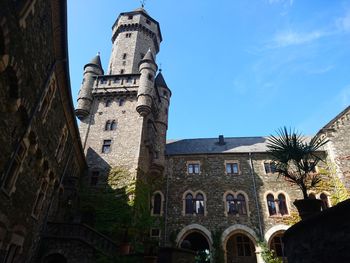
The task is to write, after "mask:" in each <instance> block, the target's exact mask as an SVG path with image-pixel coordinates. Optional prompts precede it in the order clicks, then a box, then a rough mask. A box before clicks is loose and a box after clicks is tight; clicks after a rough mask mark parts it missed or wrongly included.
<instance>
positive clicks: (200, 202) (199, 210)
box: [195, 194, 204, 215]
mask: <svg viewBox="0 0 350 263" xmlns="http://www.w3.org/2000/svg"><path fill="white" fill-rule="evenodd" d="M195 209H196V214H197V215H204V197H203V195H202V194H197V195H196V202H195Z"/></svg>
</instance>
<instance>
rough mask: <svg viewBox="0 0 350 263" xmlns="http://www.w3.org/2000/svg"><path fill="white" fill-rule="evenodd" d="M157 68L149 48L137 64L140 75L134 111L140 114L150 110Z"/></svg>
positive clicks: (146, 113) (143, 114) (144, 114)
mask: <svg viewBox="0 0 350 263" xmlns="http://www.w3.org/2000/svg"><path fill="white" fill-rule="evenodd" d="M157 68H158V67H157V64H156V62H155V60H154V57H153V54H152V51H151V49H148V51H147V54H146V55H145V56H144V58H143V59H142V60H141V61H140V64H139V71H140V73H141V76H140V85H139V89H138V92H137V106H136V111H137V112H138V113H139V114H140V115H141V116H147V115H148V114H149V113H150V112H151V108H152V100H153V95H154V76H155V74H156V72H157Z"/></svg>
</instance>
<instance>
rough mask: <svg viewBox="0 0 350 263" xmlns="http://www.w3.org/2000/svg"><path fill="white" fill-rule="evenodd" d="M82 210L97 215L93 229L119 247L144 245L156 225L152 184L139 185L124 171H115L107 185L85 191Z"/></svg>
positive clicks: (82, 193)
mask: <svg viewBox="0 0 350 263" xmlns="http://www.w3.org/2000/svg"><path fill="white" fill-rule="evenodd" d="M81 189H82V190H81V200H82V202H81V210H82V212H83V213H84V212H87V211H91V213H94V215H95V222H94V225H93V227H95V228H96V229H97V230H98V231H100V232H102V233H104V234H105V235H107V236H109V237H110V238H112V239H113V240H114V241H116V242H117V243H121V242H126V241H131V242H133V243H134V247H138V246H137V245H136V244H135V243H137V242H139V243H140V242H142V239H143V238H144V235H145V234H148V229H149V227H150V225H151V224H152V218H151V216H150V211H149V192H150V188H149V187H148V184H147V183H145V182H142V181H137V180H136V178H135V177H134V176H132V175H131V174H130V172H129V171H127V170H126V169H123V168H122V167H114V168H113V169H111V171H110V173H109V175H108V178H107V184H106V185H105V186H100V187H96V188H94V189H91V188H88V187H85V186H82V187H81Z"/></svg>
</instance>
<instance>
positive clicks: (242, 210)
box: [237, 194, 247, 215]
mask: <svg viewBox="0 0 350 263" xmlns="http://www.w3.org/2000/svg"><path fill="white" fill-rule="evenodd" d="M237 210H238V214H240V215H246V214H247V207H246V202H245V197H244V195H243V194H238V195H237Z"/></svg>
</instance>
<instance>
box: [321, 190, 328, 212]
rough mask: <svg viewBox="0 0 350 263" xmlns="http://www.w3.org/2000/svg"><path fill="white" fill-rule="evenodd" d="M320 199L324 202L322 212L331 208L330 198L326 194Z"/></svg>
mask: <svg viewBox="0 0 350 263" xmlns="http://www.w3.org/2000/svg"><path fill="white" fill-rule="evenodd" d="M320 199H321V201H322V210H325V209H327V208H329V204H328V197H327V195H326V194H324V193H322V194H321V195H320Z"/></svg>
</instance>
